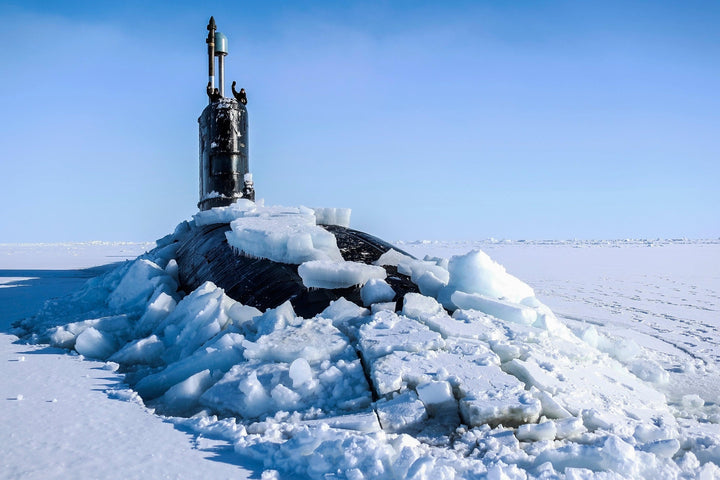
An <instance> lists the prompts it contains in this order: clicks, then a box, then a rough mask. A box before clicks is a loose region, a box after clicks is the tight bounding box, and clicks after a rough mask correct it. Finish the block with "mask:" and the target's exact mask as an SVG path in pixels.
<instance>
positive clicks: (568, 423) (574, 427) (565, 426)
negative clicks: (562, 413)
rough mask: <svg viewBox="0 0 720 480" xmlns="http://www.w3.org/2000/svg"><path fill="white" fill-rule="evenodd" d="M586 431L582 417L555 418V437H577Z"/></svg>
mask: <svg viewBox="0 0 720 480" xmlns="http://www.w3.org/2000/svg"><path fill="white" fill-rule="evenodd" d="M586 431H587V429H586V428H585V425H583V421H582V418H576V417H569V418H563V419H561V420H555V437H556V438H558V439H561V440H562V439H565V438H572V437H576V436H578V435H580V434H581V433H584V432H586Z"/></svg>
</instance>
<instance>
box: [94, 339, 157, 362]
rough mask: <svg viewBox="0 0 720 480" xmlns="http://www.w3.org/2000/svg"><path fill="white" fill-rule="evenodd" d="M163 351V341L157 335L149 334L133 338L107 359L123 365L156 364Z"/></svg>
mask: <svg viewBox="0 0 720 480" xmlns="http://www.w3.org/2000/svg"><path fill="white" fill-rule="evenodd" d="M164 351H165V345H164V344H163V342H162V341H161V340H160V339H159V338H158V337H157V335H151V336H149V337H146V338H140V339H137V340H133V341H132V342H130V343H128V344H127V345H125V346H124V347H123V348H121V349H120V350H118V351H117V352H115V353H114V354H113V355H112V356H111V357H110V358H109V359H108V360H110V361H112V362H118V363H122V364H125V365H138V364H141V365H150V366H158V365H161V364H162V354H163V352H164Z"/></svg>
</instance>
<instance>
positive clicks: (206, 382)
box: [158, 369, 214, 415]
mask: <svg viewBox="0 0 720 480" xmlns="http://www.w3.org/2000/svg"><path fill="white" fill-rule="evenodd" d="M213 383H214V379H213V376H212V375H211V373H210V370H209V369H205V370H202V371H200V372H198V373H196V374H194V375H191V376H190V377H188V378H186V379H185V380H183V381H182V382H180V383H178V384H176V385H173V386H172V387H170V389H168V391H167V392H165V394H164V395H163V396H162V397H160V399H159V402H158V403H160V404H162V408H161V411H162V412H163V413H165V414H166V415H183V414H188V413H190V412H191V409H192V408H193V407H195V406H196V405H197V403H198V399H199V398H200V395H202V394H203V392H205V390H207V389H208V388H209V387H210V386H211V385H212V384H213Z"/></svg>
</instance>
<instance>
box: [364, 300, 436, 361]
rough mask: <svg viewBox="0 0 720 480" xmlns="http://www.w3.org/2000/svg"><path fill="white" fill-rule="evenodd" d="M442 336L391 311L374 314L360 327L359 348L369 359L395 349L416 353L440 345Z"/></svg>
mask: <svg viewBox="0 0 720 480" xmlns="http://www.w3.org/2000/svg"><path fill="white" fill-rule="evenodd" d="M442 345H444V343H443V340H442V337H441V336H440V335H439V334H438V333H436V332H433V331H431V330H430V329H429V328H427V327H426V326H425V325H422V324H420V323H418V322H416V321H415V320H412V319H409V318H407V317H404V316H398V315H397V314H395V313H393V312H389V311H381V312H378V313H376V314H374V315H373V319H372V321H371V322H370V323H368V324H365V325H363V326H362V327H360V350H361V352H362V354H363V356H364V357H365V359H366V360H371V359H374V358H377V357H380V356H382V355H387V354H388V353H390V352H394V351H408V352H417V351H424V350H429V349H435V348H439V347H440V346H442Z"/></svg>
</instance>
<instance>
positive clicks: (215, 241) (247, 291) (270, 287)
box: [177, 224, 418, 318]
mask: <svg viewBox="0 0 720 480" xmlns="http://www.w3.org/2000/svg"><path fill="white" fill-rule="evenodd" d="M324 228H326V229H327V230H328V231H330V232H331V233H333V234H334V235H335V238H336V239H337V243H338V247H339V248H340V252H341V254H342V256H343V258H344V259H345V260H347V261H354V262H362V263H367V264H371V263H373V262H375V261H376V260H377V259H378V258H380V256H381V255H382V254H383V253H385V252H387V251H388V250H390V249H391V248H395V247H393V246H392V245H390V244H389V243H387V242H384V241H382V240H380V239H379V238H376V237H373V236H372V235H368V234H367V233H364V232H360V231H357V230H352V229H349V228H344V227H338V226H326V227H324ZM229 229H230V225H229V224H215V225H207V226H203V227H197V228H193V229H191V230H190V231H189V232H188V233H187V234H186V235H185V236H184V238H183V239H182V240H181V242H180V243H181V245H180V247H179V248H178V254H177V262H178V276H179V279H180V286H181V288H182V289H183V290H184V291H185V292H187V293H189V292H191V291H193V290H194V289H196V288H197V287H199V286H200V285H202V284H203V283H204V282H206V281H212V282H213V283H214V284H215V285H217V286H218V287H220V288H222V289H224V290H225V293H226V294H227V295H228V296H229V297H230V298H233V299H234V300H237V301H239V302H241V303H243V304H244V305H251V306H253V307H256V308H259V309H260V310H266V309H268V308H274V307H277V306H278V305H280V304H282V303H284V302H285V301H287V300H290V302H291V303H292V305H293V308H294V309H295V312H296V313H297V314H298V315H300V316H303V317H305V318H310V317H312V316H314V315H315V314H317V313H320V312H321V311H323V310H324V309H325V308H326V307H327V306H328V305H329V304H330V302H331V301H332V300H337V299H338V298H340V297H345V298H346V299H348V300H350V301H353V302H355V303H357V304H359V305H362V302H361V299H360V289H359V288H358V287H349V288H341V289H332V290H329V289H308V288H306V287H305V286H304V285H303V283H302V279H301V278H300V275H299V274H298V267H297V265H290V264H284V263H277V262H273V261H271V260H267V259H263V258H251V257H247V256H245V255H242V254H239V253H237V252H235V251H234V250H233V249H232V247H231V246H230V245H229V244H228V243H227V240H226V237H225V232H227V231H228V230H229ZM396 250H397V248H396ZM403 253H404V252H403ZM386 270H387V272H388V278H387V279H386V281H387V282H388V283H389V284H390V286H392V287H393V289H394V290H395V292H396V293H397V295H396V302H397V304H398V305H397V307H398V308H400V307H401V302H402V297H403V296H404V295H405V293H408V292H417V291H418V290H417V287H416V286H415V284H413V283H412V282H411V281H410V279H409V278H408V277H407V276H405V275H402V274H399V273H398V272H397V269H396V268H394V267H386Z"/></svg>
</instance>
